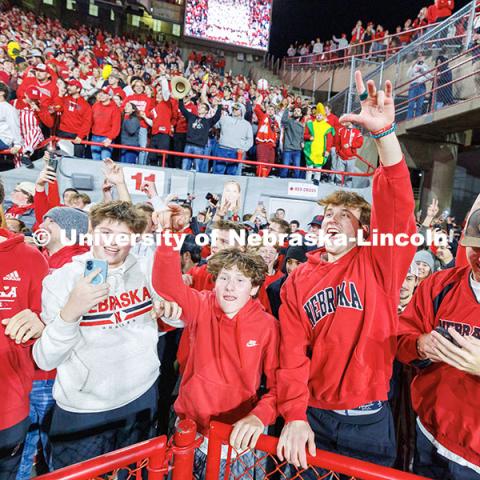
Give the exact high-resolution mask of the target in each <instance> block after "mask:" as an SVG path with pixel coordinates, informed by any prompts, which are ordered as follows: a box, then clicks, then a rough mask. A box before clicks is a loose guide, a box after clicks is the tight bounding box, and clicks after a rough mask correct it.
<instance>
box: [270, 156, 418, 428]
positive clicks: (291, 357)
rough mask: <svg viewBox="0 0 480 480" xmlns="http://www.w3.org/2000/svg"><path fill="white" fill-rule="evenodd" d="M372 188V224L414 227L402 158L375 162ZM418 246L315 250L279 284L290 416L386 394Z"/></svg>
mask: <svg viewBox="0 0 480 480" xmlns="http://www.w3.org/2000/svg"><path fill="white" fill-rule="evenodd" d="M372 195H373V205H372V214H371V222H370V224H371V225H370V226H371V231H373V229H376V230H377V231H378V233H379V234H381V233H392V234H394V235H396V234H397V233H406V234H407V235H412V234H413V233H415V232H416V225H415V218H414V216H413V210H414V200H413V192H412V186H411V183H410V174H409V171H408V168H407V164H406V163H405V160H402V161H401V162H400V163H399V164H396V165H394V166H391V167H380V168H379V169H377V171H376V172H375V175H374V179H373V192H372ZM415 250H416V248H415V247H414V246H412V245H409V246H407V247H398V246H393V247H390V246H383V247H381V246H361V247H356V248H353V249H352V250H351V251H350V252H348V253H347V254H346V255H344V256H343V257H342V258H340V259H339V260H338V261H336V262H334V263H327V262H325V261H324V260H323V258H322V251H320V252H313V253H312V254H311V255H309V257H308V261H307V263H304V264H302V265H301V266H299V267H298V268H297V269H296V270H295V271H294V272H293V273H292V274H291V275H289V277H288V279H287V281H286V282H285V284H284V285H283V287H282V291H281V299H282V306H281V307H280V330H281V338H282V341H281V345H280V369H279V372H278V375H277V378H278V405H279V411H280V413H281V414H282V416H283V417H284V418H285V421H286V422H291V421H293V420H304V421H306V419H307V417H306V410H307V407H308V406H312V407H316V408H322V409H326V410H343V409H353V408H357V407H359V406H361V405H365V404H366V403H369V402H372V401H378V400H386V399H387V394H388V391H389V389H390V385H389V384H390V378H391V375H392V364H393V360H394V357H395V352H396V343H397V342H396V333H397V330H398V316H397V304H398V301H399V292H400V287H401V285H402V282H403V280H404V278H405V275H406V274H407V271H408V268H409V266H410V263H411V261H412V259H413V256H414V254H415ZM309 348H311V350H312V352H313V353H312V355H311V359H310V358H309V356H307V354H306V352H307V349H309Z"/></svg>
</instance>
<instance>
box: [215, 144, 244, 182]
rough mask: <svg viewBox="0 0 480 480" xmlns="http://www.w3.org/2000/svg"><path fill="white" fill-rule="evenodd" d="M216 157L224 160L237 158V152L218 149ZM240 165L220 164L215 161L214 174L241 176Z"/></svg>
mask: <svg viewBox="0 0 480 480" xmlns="http://www.w3.org/2000/svg"><path fill="white" fill-rule="evenodd" d="M215 156H216V157H223V158H237V150H235V149H234V148H228V147H221V146H220V145H219V146H218V147H217V150H216V151H215ZM239 166H240V165H239V164H238V163H234V162H219V161H215V162H214V164H213V173H215V174H217V175H240V168H239Z"/></svg>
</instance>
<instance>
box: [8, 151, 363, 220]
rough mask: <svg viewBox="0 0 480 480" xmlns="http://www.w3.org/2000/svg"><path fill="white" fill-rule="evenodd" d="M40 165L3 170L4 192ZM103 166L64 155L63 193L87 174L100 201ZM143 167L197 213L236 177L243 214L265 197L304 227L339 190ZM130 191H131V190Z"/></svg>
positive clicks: (137, 196)
mask: <svg viewBox="0 0 480 480" xmlns="http://www.w3.org/2000/svg"><path fill="white" fill-rule="evenodd" d="M41 167H42V161H37V162H35V170H28V169H26V168H24V167H22V168H18V169H13V170H9V171H7V172H2V173H1V174H0V177H1V179H2V181H3V182H4V184H5V191H6V192H11V191H12V190H13V188H14V187H15V185H16V184H17V183H18V182H20V181H32V182H34V181H35V179H36V177H37V176H38V174H39V172H40V168H41ZM101 169H102V163H101V162H98V161H93V160H85V159H77V158H63V159H62V160H61V162H60V166H59V171H58V178H59V186H60V192H63V190H64V189H65V188H68V187H72V186H74V185H73V183H72V175H73V174H84V175H88V176H90V177H91V180H92V181H93V185H94V190H93V191H91V190H82V191H84V192H85V193H87V194H88V195H89V196H90V197H91V199H92V201H93V202H98V201H100V200H101V186H102V183H103V174H102V170H101ZM141 169H142V170H146V171H148V173H145V174H146V175H149V174H152V173H154V174H155V175H156V180H157V182H158V181H159V177H162V178H160V181H159V182H158V183H157V186H159V194H160V195H167V194H169V193H178V194H179V197H180V198H186V194H187V193H193V194H194V195H195V200H194V202H193V210H194V213H197V212H199V211H201V210H203V209H204V208H205V207H206V205H207V201H206V200H205V196H206V194H207V193H209V192H210V193H214V194H218V195H220V194H221V193H222V191H223V185H224V182H226V181H228V180H235V181H237V182H238V183H240V186H241V192H242V205H243V208H242V211H241V214H242V215H243V214H246V213H253V211H254V210H255V207H256V206H257V204H258V202H259V201H260V200H263V202H264V205H265V207H266V209H267V212H268V214H269V215H271V214H273V213H274V212H275V210H276V209H277V208H280V207H281V208H284V209H285V210H286V213H287V218H289V219H297V220H298V221H299V222H300V223H301V225H302V227H303V228H306V227H307V224H308V222H310V221H311V219H312V218H313V216H314V215H317V214H319V213H321V212H322V210H321V207H319V206H318V204H317V200H318V199H320V198H322V197H325V196H327V195H328V194H329V193H331V192H333V191H334V190H337V189H338V187H334V186H333V185H330V184H320V186H319V187H314V186H313V185H312V184H306V182H305V181H304V180H293V179H290V180H287V179H285V180H284V179H277V178H257V177H247V176H241V177H239V176H237V177H231V176H219V175H211V174H204V173H198V174H197V173H194V172H185V171H183V170H176V169H168V168H165V169H163V168H159V167H149V166H145V167H141ZM139 171H140V170H139V169H137V168H135V170H130V171H127V172H128V175H126V176H127V177H131V176H132V175H135V174H137V173H138V172H139ZM132 183H133V181H132ZM293 185H297V187H302V186H310V187H311V188H313V190H314V193H313V196H312V195H303V194H291V193H289V189H291V187H292V186H293ZM347 190H351V191H355V192H358V193H359V194H360V195H362V196H364V197H365V198H366V199H367V200H368V201H371V189H370V188H369V187H366V188H356V189H347ZM130 191H131V193H132V190H130ZM132 199H133V201H134V202H145V201H146V200H147V197H146V196H145V195H143V194H141V193H140V192H133V193H132Z"/></svg>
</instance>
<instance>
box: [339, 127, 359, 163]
mask: <svg viewBox="0 0 480 480" xmlns="http://www.w3.org/2000/svg"><path fill="white" fill-rule="evenodd" d="M335 138H336V139H337V154H338V156H339V157H340V158H341V159H342V160H350V159H351V158H354V157H356V156H357V150H358V149H359V148H361V146H362V145H363V135H362V132H361V131H360V130H358V129H356V128H347V127H343V126H342V127H340V128H339V129H338V130H337V133H336V135H335Z"/></svg>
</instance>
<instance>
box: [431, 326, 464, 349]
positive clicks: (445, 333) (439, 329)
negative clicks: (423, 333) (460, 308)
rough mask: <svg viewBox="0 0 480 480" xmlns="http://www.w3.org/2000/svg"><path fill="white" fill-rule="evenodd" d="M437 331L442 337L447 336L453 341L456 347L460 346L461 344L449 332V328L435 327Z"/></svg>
mask: <svg viewBox="0 0 480 480" xmlns="http://www.w3.org/2000/svg"><path fill="white" fill-rule="evenodd" d="M435 331H436V332H438V333H439V334H440V335H441V336H442V337H444V338H446V339H447V340H448V341H449V342H451V343H453V344H454V345H455V346H456V347H459V348H462V347H460V345H459V344H458V343H457V342H456V341H455V339H454V338H453V337H452V336H451V335H450V333H448V330H447V329H446V328H443V327H437V328H435Z"/></svg>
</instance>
